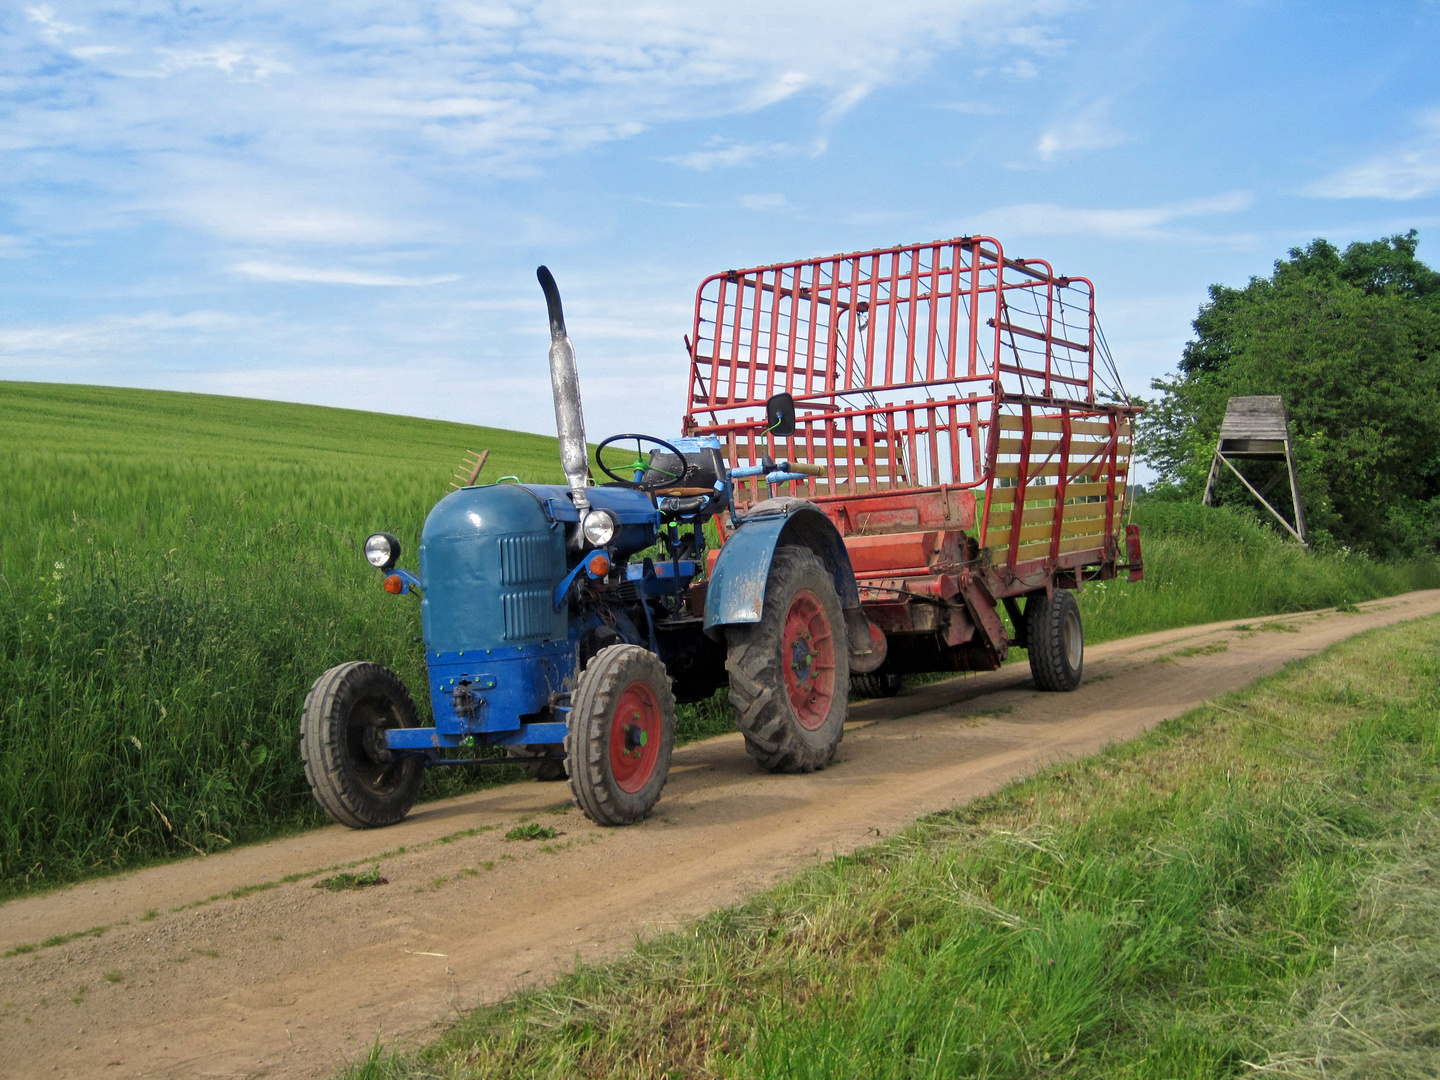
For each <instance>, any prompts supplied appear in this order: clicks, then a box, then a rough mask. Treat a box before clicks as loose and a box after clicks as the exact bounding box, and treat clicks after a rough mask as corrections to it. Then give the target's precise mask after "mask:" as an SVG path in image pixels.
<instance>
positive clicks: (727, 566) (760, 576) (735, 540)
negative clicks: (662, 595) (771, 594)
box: [705, 517, 786, 630]
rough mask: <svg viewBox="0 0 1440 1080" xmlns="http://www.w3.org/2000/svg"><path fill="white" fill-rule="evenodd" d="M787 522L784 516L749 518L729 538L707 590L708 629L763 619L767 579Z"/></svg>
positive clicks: (706, 622)
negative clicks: (761, 616) (761, 617)
mask: <svg viewBox="0 0 1440 1080" xmlns="http://www.w3.org/2000/svg"><path fill="white" fill-rule="evenodd" d="M785 523H786V519H785V518H783V517H775V518H764V519H760V520H756V521H749V520H747V521H746V522H745V523H744V524H743V525H741V526H740V528H739V529H737V530H736V531H735V533H734V535H732V536H731V537H730V538H729V539H728V540H726V541H725V546H724V547H722V548H721V549H720V554H719V556H718V557H717V558H716V560H715V569H714V570H713V571H711V574H710V584H709V586H708V587H707V588H706V590H705V629H706V630H714V629H718V628H719V627H722V626H729V625H732V624H735V623H758V622H759V621H760V613H761V611H762V610H764V606H765V581H766V579H767V578H769V576H770V563H771V560H773V559H774V557H775V548H776V547H777V546H779V544H780V534H781V533H782V532H784V530H785Z"/></svg>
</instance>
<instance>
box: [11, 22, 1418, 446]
mask: <svg viewBox="0 0 1440 1080" xmlns="http://www.w3.org/2000/svg"><path fill="white" fill-rule="evenodd" d="M1437 54H1440V6H1437V5H1436V4H1435V3H1431V2H1423V0H1416V2H1409V3H1384V2H1366V3H1354V2H1351V3H1318V2H1316V3H1303V4H1302V3H1278V2H1275V3H1271V2H1265V0H1248V2H1226V0H1214V2H1210V3H1183V2H1176V3H1126V2H1117V3H1104V2H1094V3H1070V2H1066V0H1033V2H1028V0H1004V2H998V3H997V2H990V0H888V2H886V3H875V2H866V3H861V4H854V3H847V2H845V0H828V2H803V3H784V2H777V0H769V2H764V0H730V2H727V3H723V4H716V3H704V4H687V3H677V2H674V0H672V2H670V3H659V2H654V3H630V4H621V3H615V4H603V3H576V2H568V0H554V2H551V0H541V2H534V3H513V4H506V3H486V2H469V0H465V2H461V0H456V2H448V3H447V2H432V3H411V2H405V0H387V2H383V3H382V2H370V3H366V2H359V0H356V2H325V0H312V2H309V3H305V4H295V3H289V2H286V3H280V2H271V0H250V2H245V3H239V2H234V3H210V2H206V0H193V2H191V3H188V4H179V3H152V2H146V0H132V2H127V3H109V4H107V3H98V2H95V3H78V2H70V0H50V2H48V3H44V4H28V3H26V2H25V0H20V2H19V3H11V4H6V5H3V7H0V109H3V123H0V281H3V284H4V287H3V289H0V379H36V380H48V381H57V382H86V383H101V384H111V385H124V386H143V387H157V388H165V389H179V390H196V391H206V392H215V393H225V394H242V395H246V396H253V397H267V398H278V399H284V400H293V401H306V402H314V403H319V404H330V405H343V406H350V407H355V408H364V409H374V410H379V411H384V412H396V413H407V414H412V415H418V416H429V417H440V418H445V419H454V420H465V421H470V422H474V423H481V424H494V425H500V426H506V427H516V428H522V429H527V430H533V431H542V432H550V431H553V414H552V412H551V407H550V401H549V386H548V378H547V374H546V367H545V347H546V342H547V333H546V326H545V320H544V311H543V304H542V301H541V297H540V292H539V289H538V287H537V286H536V284H535V279H534V268H535V266H536V264H537V263H540V262H545V263H548V264H549V266H550V267H551V268H552V270H553V271H554V272H555V275H556V277H557V279H558V280H559V283H560V286H561V289H562V292H563V294H564V296H565V300H566V308H567V315H568V316H569V321H570V329H571V335H572V337H573V339H574V342H575V346H576V350H577V354H578V357H579V365H580V374H581V380H582V387H583V391H584V398H585V405H586V412H587V428H588V430H589V435H590V437H591V439H592V440H594V439H597V438H599V437H601V436H603V435H605V434H608V433H610V432H613V431H617V430H635V429H640V430H650V431H653V432H656V433H658V434H662V435H663V434H666V433H673V432H674V431H675V430H676V429H677V424H678V417H679V414H680V412H681V402H682V397H683V386H684V379H685V371H686V369H685V360H684V352H683V347H682V345H681V342H680V339H681V335H682V334H684V333H686V332H687V330H688V329H689V318H690V309H691V305H692V303H693V296H694V289H695V286H696V285H697V284H698V282H699V281H700V279H701V278H702V277H703V276H705V275H706V274H709V273H712V272H715V271H717V270H723V269H727V268H731V267H737V266H750V265H756V264H763V263H769V262H776V261H782V260H786V259H792V258H800V257H805V256H812V255H825V254H830V253H833V252H837V251H853V250H860V249H865V248H870V247H876V246H883V245H888V244H894V243H904V242H911V241H919V240H930V239H936V238H941V237H949V236H955V235H960V234H965V233H987V234H990V235H994V236H996V237H998V238H999V239H1000V240H1001V241H1002V242H1003V243H1004V244H1005V247H1006V250H1007V252H1008V253H1009V254H1011V255H1017V256H1023V257H1032V258H1045V259H1048V260H1049V261H1050V262H1051V263H1052V264H1053V265H1055V267H1056V268H1057V270H1059V271H1061V272H1062V273H1068V274H1075V275H1084V276H1087V277H1090V278H1091V279H1093V280H1094V282H1095V285H1096V291H1097V297H1098V307H1099V311H1100V317H1101V321H1102V324H1103V326H1104V328H1105V330H1106V333H1107V336H1108V338H1109V340H1110V343H1111V346H1112V349H1113V351H1114V353H1115V358H1116V361H1117V363H1118V365H1119V368H1120V371H1121V373H1122V375H1123V376H1124V378H1125V380H1126V383H1127V385H1128V386H1129V388H1130V389H1131V390H1132V391H1135V390H1141V391H1143V390H1144V389H1145V388H1146V386H1147V384H1148V382H1149V380H1150V379H1151V378H1152V377H1154V376H1156V375H1160V374H1163V373H1165V372H1166V371H1168V370H1169V369H1171V368H1172V367H1173V365H1174V363H1175V360H1176V359H1177V357H1178V355H1179V350H1180V347H1181V345H1182V344H1183V343H1184V341H1185V340H1186V338H1187V337H1188V335H1189V321H1190V320H1191V319H1192V318H1193V317H1194V315H1195V311H1196V307H1197V305H1198V304H1199V303H1200V302H1201V301H1202V300H1203V299H1204V295H1205V289H1206V287H1207V286H1208V285H1209V284H1210V283H1211V282H1216V281H1219V282H1226V283H1231V284H1242V283H1243V282H1244V281H1245V280H1246V279H1247V278H1248V277H1249V276H1250V275H1251V274H1264V273H1267V272H1268V271H1269V269H1270V266H1271V264H1272V263H1273V261H1274V260H1275V259H1276V258H1277V257H1279V256H1281V255H1283V253H1284V251H1285V250H1286V249H1287V248H1288V247H1290V246H1292V245H1295V244H1301V243H1304V242H1306V241H1308V240H1309V239H1310V238H1312V237H1314V236H1322V235H1323V236H1326V237H1329V238H1330V239H1331V240H1334V241H1336V242H1337V243H1342V244H1343V243H1345V242H1348V241H1351V240H1356V239H1373V238H1375V237H1378V236H1381V235H1385V234H1389V233H1393V232H1397V231H1403V230H1406V229H1409V228H1412V227H1413V228H1418V229H1419V230H1420V234H1421V248H1420V251H1421V255H1422V257H1424V258H1427V260H1428V261H1431V262H1432V263H1435V262H1440V248H1437V246H1436V245H1437V238H1440V65H1437V64H1436V62H1435V57H1436V55H1437Z"/></svg>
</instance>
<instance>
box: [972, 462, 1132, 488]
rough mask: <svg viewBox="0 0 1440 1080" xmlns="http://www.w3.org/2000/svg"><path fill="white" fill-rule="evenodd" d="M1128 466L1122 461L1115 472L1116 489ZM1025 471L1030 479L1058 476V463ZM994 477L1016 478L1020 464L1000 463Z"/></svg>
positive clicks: (1078, 463) (1075, 466)
mask: <svg viewBox="0 0 1440 1080" xmlns="http://www.w3.org/2000/svg"><path fill="white" fill-rule="evenodd" d="M1080 464H1081V463H1080V462H1075V463H1074V464H1072V465H1071V468H1078V467H1079V466H1080ZM1103 464H1104V463H1103V462H1102V463H1097V464H1096V465H1095V466H1094V468H1096V469H1099V468H1101V467H1102V465H1103ZM1128 466H1129V462H1128V461H1124V460H1122V461H1121V462H1120V466H1119V468H1117V469H1116V470H1115V478H1116V479H1115V484H1116V486H1117V487H1118V486H1119V485H1120V484H1121V483H1122V481H1121V479H1120V478H1121V477H1123V476H1124V475H1125V474H1126V473H1127V472H1128V471H1129V469H1128ZM1027 471H1028V472H1029V475H1030V476H1031V477H1032V478H1033V477H1037V476H1059V475H1060V463H1059V462H1058V461H1052V462H1051V463H1050V464H1048V465H1039V464H1032V465H1031V467H1030V468H1029V469H1028V470H1027ZM1106 471H1108V470H1106ZM995 475H996V476H1003V477H1007V478H1008V477H1012V476H1013V477H1018V476H1019V475H1020V463H1019V462H1018V461H1002V462H1000V463H998V464H997V465H996V466H995Z"/></svg>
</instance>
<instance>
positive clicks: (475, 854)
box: [0, 591, 1440, 1078]
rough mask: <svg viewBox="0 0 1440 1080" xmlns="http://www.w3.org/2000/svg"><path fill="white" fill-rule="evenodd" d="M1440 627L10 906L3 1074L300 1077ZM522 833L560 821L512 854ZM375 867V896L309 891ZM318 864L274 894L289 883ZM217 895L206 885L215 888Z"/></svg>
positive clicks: (1182, 659) (1399, 600) (952, 712)
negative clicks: (1151, 731)
mask: <svg viewBox="0 0 1440 1080" xmlns="http://www.w3.org/2000/svg"><path fill="white" fill-rule="evenodd" d="M1436 613H1440V591H1428V592H1417V593H1409V594H1406V595H1404V596H1399V597H1392V598H1390V599H1387V600H1380V601H1375V602H1373V603H1368V604H1363V605H1361V612H1360V613H1358V614H1341V613H1337V612H1333V611H1331V612H1324V613H1319V614H1305V615H1292V616H1286V617H1283V618H1277V619H1269V620H1255V621H1254V622H1252V623H1250V624H1249V627H1250V628H1249V629H1240V628H1238V627H1237V624H1235V623H1222V624H1215V625H1213V626H1208V627H1191V628H1188V629H1184V630H1176V631H1169V632H1166V633H1161V634H1151V635H1147V636H1145V637H1140V638H1130V639H1128V640H1125V641H1117V642H1112V643H1110V644H1107V645H1100V646H1095V647H1092V648H1091V649H1089V650H1088V651H1087V655H1086V658H1085V674H1086V680H1085V684H1084V685H1083V686H1082V687H1081V688H1080V689H1079V690H1077V691H1076V692H1075V693H1073V694H1041V693H1038V692H1036V691H1035V690H1034V688H1033V686H1032V685H1031V683H1030V680H1029V672H1028V669H1026V668H1024V667H1023V666H1020V667H1018V668H1011V669H1007V670H1005V671H999V672H992V673H989V674H986V675H982V676H978V677H969V678H961V679H956V680H952V681H949V682H944V683H935V684H931V685H929V686H926V687H922V688H918V689H916V690H912V691H909V692H907V693H905V694H902V695H901V696H899V697H897V698H894V699H891V700H889V701H882V702H871V703H867V704H862V705H857V706H855V707H854V708H853V710H852V713H851V715H852V723H851V725H850V729H849V730H848V731H847V734H846V737H845V741H844V743H843V744H842V746H841V751H840V754H839V756H838V758H837V761H836V764H835V765H834V766H833V767H832V768H830V769H827V770H826V771H825V772H823V773H818V774H815V775H813V776H771V775H768V774H765V773H761V772H758V771H757V770H756V769H755V767H754V766H753V765H752V764H751V763H750V760H749V758H748V757H747V756H746V754H745V752H744V749H743V748H742V746H741V743H740V739H739V736H738V735H730V736H724V737H721V738H718V739H711V740H709V741H706V742H703V743H696V744H693V745H691V746H687V747H684V748H683V749H681V750H679V751H677V752H676V754H675V762H674V766H673V768H672V770H671V774H670V782H669V786H668V787H667V788H666V789H665V795H664V798H663V799H662V800H661V802H660V806H659V808H658V810H657V813H656V815H655V816H654V817H652V818H651V819H650V820H649V821H647V822H645V823H644V824H642V825H640V826H637V827H634V828H630V829H600V828H597V827H596V826H594V825H591V824H590V823H589V822H588V821H586V820H585V818H583V817H582V816H581V815H580V813H579V811H578V810H575V809H573V808H572V807H571V805H570V801H569V798H568V796H569V792H568V789H567V788H566V786H565V785H563V784H536V783H531V784H517V785H512V786H509V787H505V788H499V789H495V790H491V791H486V792H481V793H478V794H475V795H470V796H465V797H463V798H458V799H452V800H447V801H445V802H440V803H432V804H428V805H426V806H424V807H422V808H420V809H419V811H418V812H416V813H415V814H414V815H413V816H412V817H411V818H410V819H409V820H407V821H406V822H404V823H403V824H401V825H398V826H395V827H393V828H390V829H384V830H380V831H374V832H363V833H361V832H352V831H351V830H349V829H345V828H342V827H340V826H333V827H330V828H325V829H321V830H318V831H316V832H313V833H309V834H306V835H303V836H298V837H295V838H292V839H287V840H280V841H275V842H272V843H268V844H263V845H257V846H254V847H249V848H244V849H241V850H239V851H234V852H230V853H226V854H222V855H212V856H210V857H209V858H205V859H193V860H189V861H186V862H183V863H176V864H171V865H169V866H162V867H156V868H153V869H150V870H144V871H139V872H136V873H132V874H128V875H124V876H121V877H116V878H109V879H105V880H103V881H97V882H91V883H87V884H84V885H79V886H76V887H74V888H71V889H68V890H65V891H63V892H59V893H53V894H50V895H47V896H40V897H35V898H31V899H25V900H19V901H14V902H11V903H9V904H7V905H5V906H3V907H0V952H10V951H11V950H13V949H14V948H15V947H16V946H26V945H39V944H40V943H41V942H44V941H46V940H47V939H51V938H55V937H60V936H64V935H69V934H75V933H77V932H82V931H86V930H92V929H94V928H98V927H108V929H107V930H105V931H104V932H103V934H101V935H100V936H81V937H76V938H74V939H72V940H69V941H66V942H64V943H61V944H55V945H49V946H43V947H38V948H35V949H34V950H33V951H28V952H21V953H18V954H15V955H11V956H8V957H6V958H4V959H0V1046H3V1047H4V1053H3V1054H0V1075H3V1076H7V1077H8V1076H15V1077H20V1076H24V1077H34V1076H37V1075H47V1076H51V1075H54V1076H76V1077H115V1078H121V1077H198V1076H206V1077H210V1076H216V1077H232V1076H234V1077H239V1076H267V1077H310V1076H321V1075H327V1074H329V1073H330V1072H331V1071H332V1070H334V1069H335V1068H336V1067H337V1066H338V1065H339V1064H341V1063H342V1062H343V1061H344V1060H345V1059H347V1058H352V1057H355V1056H358V1055H359V1054H361V1053H363V1052H364V1050H365V1049H366V1048H367V1047H368V1046H369V1045H370V1044H371V1043H372V1042H373V1041H374V1040H375V1038H376V1036H377V1035H379V1036H381V1037H382V1038H384V1039H385V1040H386V1042H393V1041H395V1040H397V1039H398V1040H400V1041H401V1042H403V1041H405V1040H407V1039H414V1038H418V1037H422V1036H424V1035H425V1033H426V1032H427V1031H429V1030H430V1029H431V1028H432V1027H433V1026H435V1025H437V1024H441V1023H443V1022H444V1021H445V1020H446V1018H447V1017H450V1016H452V1015H454V1012H455V1011H456V1010H459V1009H464V1008H466V1007H468V1006H472V1005H475V1004H477V1003H480V1002H484V1001H491V1000H494V999H496V998H499V997H502V996H504V995H505V994H507V993H508V992H510V991H512V990H514V989H516V988H518V987H520V986H522V985H524V984H526V983H528V982H530V981H532V980H535V979H541V978H544V977H546V976H548V975H550V974H552V973H554V972H555V971H556V970H558V969H561V968H564V967H565V966H567V965H568V964H570V963H571V962H572V960H573V958H574V957H576V956H577V955H580V956H584V957H586V958H593V957H601V956H605V955H609V954H612V953H614V952H616V951H619V950H622V949H624V948H625V947H626V946H627V945H629V944H630V943H631V942H632V941H633V939H634V936H635V935H636V934H637V933H646V932H651V931H654V930H656V929H663V928H665V927H668V926H672V925H674V924H675V923H676V922H678V921H680V920H684V919H686V918H687V917H690V916H694V915H697V914H700V913H702V912H704V911H707V910H709V909H711V908H714V907H716V906H719V905H722V904H726V903H729V902H731V901H734V900H736V899H739V898H741V897H743V896H745V895H747V894H749V893H751V892H753V891H755V890H757V889H760V888H762V887H763V886H765V885H766V884H768V883H770V882H773V881H775V880H776V879H777V878H779V877H781V876H783V875H784V874H786V873H787V872H789V871H791V870H793V869H794V868H796V867H799V866H803V865H807V864H813V863H815V862H816V861H817V860H823V859H827V858H829V857H830V856H832V855H833V854H836V853H841V852H845V851H849V850H852V849H854V848H856V847H859V846H863V845H864V844H865V843H867V842H873V841H874V840H875V839H876V838H877V836H883V835H885V834H887V833H889V832H890V831H892V830H894V829H896V828H897V827H900V826H902V825H904V824H906V823H908V822H910V821H912V820H914V818H915V817H917V816H918V815H920V814H923V813H925V812H927V811H932V810H939V809H943V808H946V807H948V806H951V805H953V804H955V803H957V802H963V801H966V800H969V799H972V798H974V797H976V796H978V795H981V794H984V793H986V792H989V791H992V790H994V789H995V788H997V787H999V786H1000V785H1002V784H1004V783H1006V782H1007V781H1009V780H1011V779H1014V778H1016V777H1018V776H1021V775H1024V774H1025V773H1028V772H1030V771H1033V770H1034V769H1035V768H1036V767H1037V766H1040V765H1043V764H1045V763H1048V762H1052V761H1055V760H1057V759H1061V758H1065V757H1073V756H1077V755H1083V754H1087V753H1090V752H1093V751H1095V750H1097V749H1099V748H1100V747H1102V746H1104V745H1105V744H1107V743H1110V742H1114V741H1117V740H1122V739H1126V738H1129V737H1131V736H1133V735H1135V734H1137V733H1139V732H1141V731H1143V730H1145V729H1146V728H1148V727H1151V726H1153V725H1154V724H1156V723H1157V722H1159V721H1161V720H1163V719H1165V718H1167V717H1171V716H1176V715H1178V714H1179V713H1181V712H1184V711H1185V710H1186V709H1189V708H1191V707H1193V706H1195V705H1197V704H1200V703H1201V702H1203V701H1205V700H1207V699H1210V698H1213V697H1215V696H1216V695H1218V694H1221V693H1224V692H1226V691H1229V690H1233V689H1236V688H1238V687H1241V686H1243V685H1245V684H1246V683H1248V682H1250V681H1252V680H1253V679H1255V678H1257V677H1258V676H1260V675H1263V674H1266V673H1268V672H1271V671H1274V670H1276V669H1278V668H1279V667H1280V666H1281V665H1282V664H1284V663H1285V662H1286V661H1288V660H1292V659H1294V658H1296V657H1300V656H1306V655H1309V654H1311V653H1314V652H1317V651H1319V650H1320V649H1322V648H1324V647H1325V646H1327V645H1330V644H1332V643H1333V642H1336V641H1339V640H1340V639H1342V638H1345V637H1348V636H1350V635H1352V634H1355V633H1358V632H1360V631H1362V630H1368V629H1371V628H1373V627H1376V626H1382V625H1386V624H1389V623H1394V622H1399V621H1401V620H1405V619H1414V618H1419V617H1422V616H1426V615H1433V614H1436ZM522 819H533V820H535V821H538V822H540V823H542V824H545V825H550V826H553V827H555V828H557V829H558V830H560V833H561V835H560V836H559V837H558V838H557V839H556V840H553V841H549V842H507V841H506V840H504V838H503V837H504V833H505V831H506V830H507V829H509V828H511V827H512V826H514V825H515V824H516V823H517V822H518V821H521V820H522ZM357 860H365V863H364V866H366V867H368V866H370V865H373V864H374V863H375V862H378V863H379V864H380V866H381V870H382V873H383V874H384V876H385V877H386V878H387V879H388V882H389V883H388V884H386V885H384V886H379V887H375V888H369V889H364V890H361V891H355V892H326V891H321V890H318V889H316V888H314V887H313V886H314V882H315V880H316V877H314V876H313V875H314V873H315V872H316V871H320V870H322V869H324V868H331V867H336V866H339V865H343V864H348V863H354V862H355V861H357ZM306 874H309V875H312V876H309V877H304V878H301V879H299V880H291V881H288V882H287V881H284V880H283V879H284V878H286V877H289V876H291V875H306ZM232 892H235V893H236V895H234V896H224V897H223V898H219V899H215V897H216V896H217V894H229V893H232Z"/></svg>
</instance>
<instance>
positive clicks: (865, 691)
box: [850, 671, 905, 698]
mask: <svg viewBox="0 0 1440 1080" xmlns="http://www.w3.org/2000/svg"><path fill="white" fill-rule="evenodd" d="M904 686H905V677H904V676H903V675H896V674H895V673H894V672H891V671H886V672H880V673H876V674H871V675H851V676H850V692H851V693H852V694H856V695H858V696H860V697H867V698H886V697H894V696H895V695H896V694H898V693H899V692H900V691H901V689H903V688H904Z"/></svg>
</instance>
